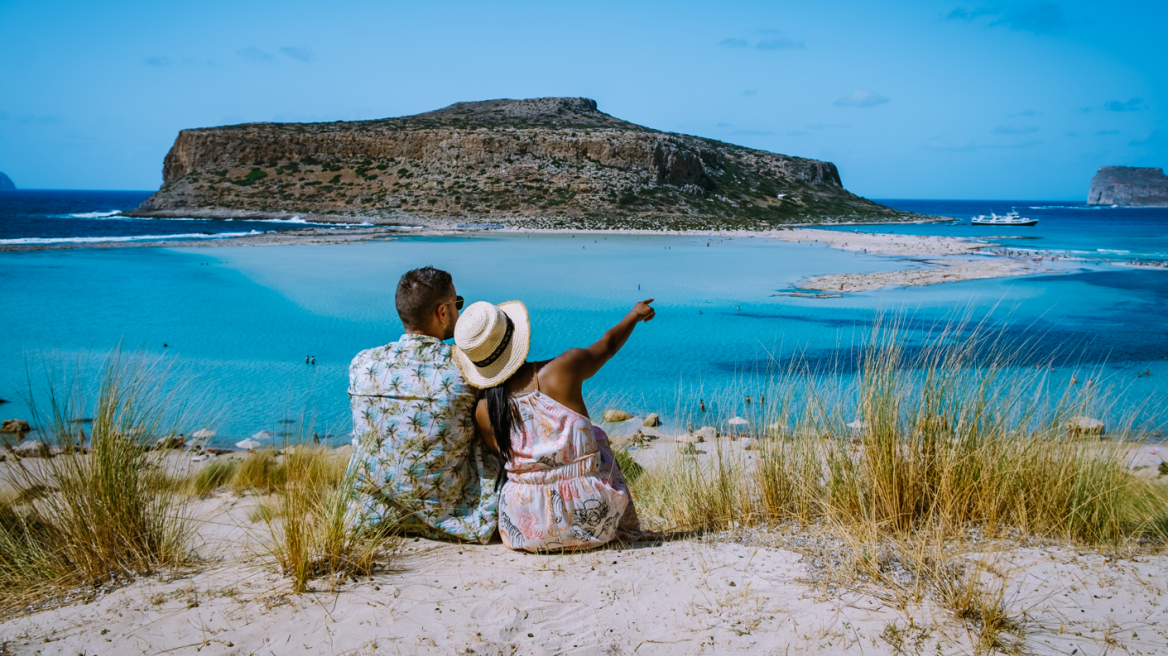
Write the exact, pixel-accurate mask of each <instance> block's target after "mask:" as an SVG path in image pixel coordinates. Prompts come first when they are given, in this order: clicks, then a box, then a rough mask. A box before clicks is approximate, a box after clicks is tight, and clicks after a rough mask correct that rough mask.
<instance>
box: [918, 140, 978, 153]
mask: <svg viewBox="0 0 1168 656" xmlns="http://www.w3.org/2000/svg"><path fill="white" fill-rule="evenodd" d="M922 148H924V149H925V150H937V151H942V152H950V153H964V152H969V151H971V150H973V149H974V148H975V146H974V145H973V142H972V141H969V140H968V139H961V140H958V141H948V140H946V139H941V138H939V137H934V138H932V139H929V141H928V142H927V143H926V144H925V145H924V146H922Z"/></svg>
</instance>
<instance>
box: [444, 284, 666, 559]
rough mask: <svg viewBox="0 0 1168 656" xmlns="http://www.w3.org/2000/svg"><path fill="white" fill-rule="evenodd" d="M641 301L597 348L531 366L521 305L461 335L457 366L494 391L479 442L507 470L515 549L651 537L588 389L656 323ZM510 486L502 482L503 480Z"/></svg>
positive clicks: (502, 516)
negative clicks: (639, 330) (643, 327)
mask: <svg viewBox="0 0 1168 656" xmlns="http://www.w3.org/2000/svg"><path fill="white" fill-rule="evenodd" d="M652 302H653V299H649V300H647V301H641V302H640V303H637V304H636V306H634V307H633V309H632V311H630V312H629V313H628V314H627V315H626V316H625V318H624V319H621V321H620V323H618V324H617V325H616V326H614V327H613V328H612V329H611V330H609V331H608V332H606V333H605V334H604V336H603V337H601V338H600V340H599V341H597V342H596V343H595V344H593V345H592V346H589V347H588V348H574V349H568V350H567V351H564V353H563V354H562V355H560V356H559V357H557V358H555V359H552V360H547V361H543V362H527V352H528V349H529V347H530V344H531V325H530V323H529V322H528V318H527V308H526V307H524V305H523V303H520V302H519V301H508V302H506V303H502V304H500V305H498V306H495V305H491V304H490V303H485V302H479V303H475V304H473V305H471V306H470V307H468V308H466V310H465V311H464V312H463V313H462V314H461V315H460V317H459V320H458V324H457V325H456V326H455V328H454V343H455V345H456V347H457V348H455V350H454V358H455V362H457V363H458V367H459V369H460V370H461V371H462V375H463V377H464V378H466V380H467V382H468V383H470V384H471V385H473V386H475V387H478V388H481V389H483V390H484V394H483V396H482V398H481V399H480V400H479V402H478V405H477V407H476V408H475V425H476V426H477V427H478V430H479V434H481V435H482V436H483V440H484V441H485V442H486V443H487V446H488V447H490V448H491V449H492V450H493V451H494V452H495V453H496V454H498V455H499V457H500V458H501V459H502V461H503V462H504V464H505V466H506V471H507V482H506V484H504V485H503V490H502V492H501V494H500V495H499V533H500V535H501V536H502V537H503V543H504V544H506V545H507V546H508V547H510V548H512V549H525V550H527V551H545V550H577V549H591V548H593V547H597V546H600V545H602V544H605V543H607V542H609V541H611V540H612V539H613V538H614V537H616V536H617V534H618V533H621V534H622V537H625V538H628V539H639V538H642V537H650V536H651V534H645V533H642V532H641V530H640V522H639V521H638V520H637V512H636V510H635V509H634V508H633V500H632V497H631V496H630V495H629V488H628V484H627V483H626V482H625V478H624V475H623V474H622V473H621V470H620V466H619V465H617V464H616V461H615V459H614V458H613V454H612V448H611V447H610V446H609V444H608V435H606V434H605V433H604V431H603V430H601V429H600V428H599V427H596V426H593V425H592V420H591V419H589V417H588V408H586V407H585V406H584V394H583V391H582V389H581V387H582V385H583V383H584V381H585V380H587V379H589V378H591V377H592V376H594V375H596V372H597V371H600V368H601V367H603V366H604V364H605V363H606V362H608V360H609V359H610V358H611V357H612V356H614V355H616V352H617V351H619V350H620V348H621V347H622V346H624V343H625V341H626V340H628V338H629V335H630V334H632V332H633V328H634V327H636V325H637V324H638V323H639V322H641V321H649V320H650V319H652V318H653V317H654V316H655V314H656V313H655V312H654V311H653V308H652V307H650V306H649V304H650V303H652ZM500 480H501V479H500Z"/></svg>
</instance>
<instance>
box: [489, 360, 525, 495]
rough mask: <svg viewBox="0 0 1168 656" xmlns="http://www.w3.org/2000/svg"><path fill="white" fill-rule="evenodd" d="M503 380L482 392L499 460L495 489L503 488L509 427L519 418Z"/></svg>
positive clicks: (513, 400) (510, 453) (508, 457)
mask: <svg viewBox="0 0 1168 656" xmlns="http://www.w3.org/2000/svg"><path fill="white" fill-rule="evenodd" d="M509 380H510V379H508V380H505V381H503V382H501V383H499V384H498V385H495V386H494V387H488V388H486V389H485V390H483V396H484V397H485V398H486V399H487V417H488V418H489V419H490V420H491V430H492V431H494V433H495V445H496V446H497V447H498V451H497V452H496V454H495V455H496V457H498V458H499V474H498V475H497V476H496V477H495V489H496V490H498V489H499V488H501V487H503V481H505V480H506V479H507V463H509V462H511V456H512V451H511V426H512V423H513V422H514V421H515V420H516V419H518V418H519V407H518V406H517V405H515V397H513V396H511V391H510V390H508V389H507V383H508V381H509Z"/></svg>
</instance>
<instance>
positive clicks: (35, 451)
mask: <svg viewBox="0 0 1168 656" xmlns="http://www.w3.org/2000/svg"><path fill="white" fill-rule="evenodd" d="M12 452H13V453H15V454H16V455H17V456H20V457H21V458H48V457H51V456H52V455H53V452H52V450H51V449H49V445H48V444H45V443H44V442H38V441H36V440H26V441H24V442H21V443H20V444H19V445H17V446H16V447H15V448H14V449H12Z"/></svg>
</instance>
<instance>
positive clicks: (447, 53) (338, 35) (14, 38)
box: [0, 0, 1168, 200]
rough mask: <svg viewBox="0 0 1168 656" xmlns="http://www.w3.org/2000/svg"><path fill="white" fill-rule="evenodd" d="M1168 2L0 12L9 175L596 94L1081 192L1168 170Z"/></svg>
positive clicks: (39, 183) (120, 185)
mask: <svg viewBox="0 0 1168 656" xmlns="http://www.w3.org/2000/svg"><path fill="white" fill-rule="evenodd" d="M1166 24H1168V3H1164V2H1151V1H1147V2H1123V1H1118V2H1109V3H1106V4H1105V3H1102V2H1052V1H1047V0H1039V1H1037V2H1030V1H1026V0H1024V1H1022V2H1005V3H993V2H985V3H983V2H963V1H960V0H945V1H934V0H920V1H917V2H884V3H876V2H858V1H846V2H845V1H837V2H831V1H820V2H805V1H803V2H797V3H796V2H728V1H725V0H723V1H721V2H704V3H691V2H682V1H674V2H660V3H637V2H627V1H626V2H591V3H527V4H524V3H511V4H502V3H484V2H474V3H460V2H442V3H436V2H422V3H419V2H410V3H397V2H352V1H344V0H334V1H332V2H327V3H324V2H300V1H297V0H286V1H284V2H279V3H275V2H262V1H255V2H248V3H240V2H218V1H207V0H204V1H203V2H198V3H164V2H153V3H134V2H104V3H95V2H84V3H82V2H55V1H53V0H37V1H35V2H31V1H12V0H0V62H4V68H5V70H4V73H3V76H2V77H0V171H4V172H6V173H8V174H9V175H10V176H11V177H12V178H13V180H14V181H15V182H16V184H17V185H18V186H19V187H22V188H44V189H155V188H157V187H158V185H159V184H160V182H161V170H162V159H163V157H164V156H165V154H166V151H167V150H168V149H169V147H170V145H171V143H172V142H173V140H174V137H175V135H176V134H177V133H178V131H179V130H180V129H183V128H189V127H203V126H212V125H223V124H230V123H241V122H250V121H331V120H338V119H340V120H352V119H371V118H382V117H387V116H401V115H405V114H414V113H418V112H423V111H427V110H431V109H436V108H439V107H443V106H445V105H448V104H450V103H453V102H457V101H460V100H484V99H490V98H525V97H535V96H586V97H589V98H594V99H596V100H597V102H598V103H599V105H600V109H601V110H602V111H605V112H608V113H610V114H612V115H614V116H617V117H620V118H623V119H626V120H629V121H633V122H635V123H640V124H642V125H646V126H649V127H652V128H657V129H660V130H668V131H676V132H684V133H688V134H696V135H700V136H704V137H711V138H715V139H721V140H723V141H728V142H732V143H737V144H742V145H745V146H750V147H753V148H760V149H764V150H769V151H774V152H779V153H784V154H788V155H798V156H802V157H812V158H816V159H824V160H829V161H832V162H835V163H836V165H837V166H838V167H839V169H840V173H841V176H842V178H843V181H844V185H845V186H846V187H847V188H848V189H850V190H851V191H853V192H855V193H858V194H860V195H863V196H867V197H871V198H970V199H982V198H997V199H1011V198H1016V199H1050V200H1058V199H1067V200H1082V199H1085V198H1086V194H1087V186H1088V183H1089V181H1090V179H1091V176H1092V175H1093V174H1094V172H1095V170H1096V169H1097V168H1098V167H1100V166H1103V165H1128V166H1157V167H1163V166H1168V117H1166V115H1165V112H1164V107H1165V106H1166V104H1168V67H1166V65H1165V62H1168V45H1166V44H1168V38H1166V37H1165V36H1164V35H1163V30H1164V26H1165V25H1166Z"/></svg>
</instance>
